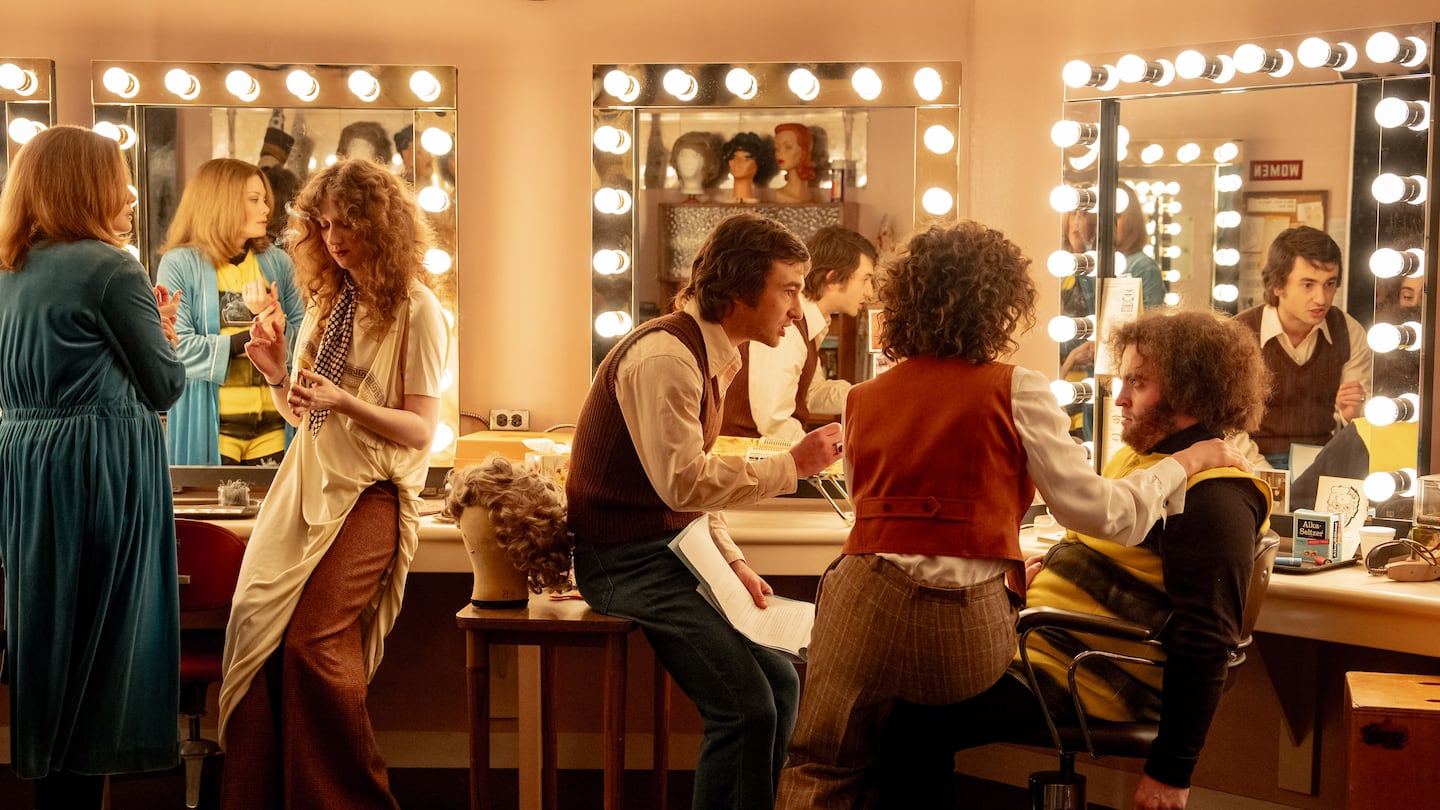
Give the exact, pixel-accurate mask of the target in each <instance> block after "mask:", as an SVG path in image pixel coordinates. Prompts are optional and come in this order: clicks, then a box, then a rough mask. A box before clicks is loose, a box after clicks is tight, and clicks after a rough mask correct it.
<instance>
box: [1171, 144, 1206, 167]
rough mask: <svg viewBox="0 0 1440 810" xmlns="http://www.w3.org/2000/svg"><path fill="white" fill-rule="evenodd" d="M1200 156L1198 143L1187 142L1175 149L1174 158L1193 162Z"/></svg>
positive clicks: (1182, 161) (1184, 161)
mask: <svg viewBox="0 0 1440 810" xmlns="http://www.w3.org/2000/svg"><path fill="white" fill-rule="evenodd" d="M1199 157H1200V144H1198V143H1193V142H1192V143H1187V144H1185V145H1183V146H1181V147H1180V148H1179V149H1176V150H1175V159H1176V160H1178V161H1180V162H1181V163H1194V162H1195V160H1196V159H1198V158H1199Z"/></svg>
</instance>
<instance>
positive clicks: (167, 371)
mask: <svg viewBox="0 0 1440 810" xmlns="http://www.w3.org/2000/svg"><path fill="white" fill-rule="evenodd" d="M99 321H100V323H101V325H102V329H103V330H104V331H105V332H106V334H107V337H108V340H109V341H110V343H111V345H112V346H113V347H114V349H115V353H116V355H117V356H119V358H120V360H121V363H122V364H123V365H124V366H125V369H126V371H127V373H128V375H129V377H130V380H131V383H132V384H133V385H134V386H135V393H136V395H137V396H138V397H139V398H140V401H141V402H144V403H145V404H146V405H147V406H149V407H150V408H152V409H154V410H156V411H164V410H167V409H169V408H170V406H171V405H174V404H175V400H177V399H179V398H180V392H181V391H182V390H183V389H184V386H185V367H184V366H183V365H182V364H181V363H180V361H179V360H178V359H176V357H175V350H174V348H173V347H172V346H171V345H170V341H168V340H166V339H165V333H164V331H163V330H162V328H161V326H160V310H159V309H158V308H157V307H156V306H155V292H154V290H153V289H152V288H151V286H150V280H149V278H148V277H147V276H146V275H145V271H144V270H142V269H141V268H140V266H139V265H138V264H135V265H133V266H120V267H117V268H116V270H115V271H114V273H113V274H112V275H111V276H110V279H109V281H108V282H107V283H106V285H105V291H104V293H103V294H102V295H101V297H100V313H99Z"/></svg>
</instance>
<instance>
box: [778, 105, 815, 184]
mask: <svg viewBox="0 0 1440 810" xmlns="http://www.w3.org/2000/svg"><path fill="white" fill-rule="evenodd" d="M814 142H815V139H814V136H813V135H811V133H810V128H809V127H807V126H805V125H804V124H780V125H779V126H777V127H775V163H776V164H777V165H779V167H780V168H781V169H784V170H785V185H783V186H781V187H780V188H779V190H777V191H776V192H775V201H776V202H785V203H804V202H810V181H811V180H814V179H815V161H814V159H812V158H811V155H810V148H811V146H813V145H814Z"/></svg>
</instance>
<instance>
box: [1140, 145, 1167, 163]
mask: <svg viewBox="0 0 1440 810" xmlns="http://www.w3.org/2000/svg"><path fill="white" fill-rule="evenodd" d="M1163 157H1165V147H1163V146H1161V145H1160V144H1158V143H1152V144H1150V145H1149V146H1146V147H1145V148H1144V149H1141V150H1140V162H1141V163H1144V164H1145V165H1147V166H1148V165H1151V164H1153V163H1159V162H1160V159H1161V158H1163Z"/></svg>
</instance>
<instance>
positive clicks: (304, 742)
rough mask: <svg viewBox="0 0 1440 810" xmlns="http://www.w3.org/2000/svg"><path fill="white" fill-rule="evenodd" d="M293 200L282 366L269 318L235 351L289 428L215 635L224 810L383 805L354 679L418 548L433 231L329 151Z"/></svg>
mask: <svg viewBox="0 0 1440 810" xmlns="http://www.w3.org/2000/svg"><path fill="white" fill-rule="evenodd" d="M291 207H292V208H293V209H294V213H293V214H292V215H291V218H290V227H289V230H292V231H295V232H296V236H295V238H294V239H293V241H291V242H290V243H289V244H288V248H289V250H290V251H291V255H292V257H293V258H294V260H295V275H296V280H297V282H298V283H299V286H300V289H301V290H302V294H303V296H304V298H305V304H306V307H305V317H304V323H303V324H302V325H301V326H300V332H299V335H298V336H297V337H296V339H295V342H294V367H295V369H296V371H295V376H294V378H293V379H292V377H291V376H290V374H289V372H288V371H287V360H288V359H289V357H290V351H289V348H290V346H291V341H290V340H289V339H288V338H287V336H286V334H285V332H284V331H283V330H281V329H278V328H276V325H274V324H271V323H270V322H268V321H259V322H257V324H256V326H255V328H254V329H253V330H252V331H253V333H254V335H253V337H252V339H251V341H250V344H249V345H248V346H247V347H246V354H247V355H248V356H249V357H250V360H251V361H252V362H253V363H254V364H255V367H256V368H257V369H259V371H260V373H261V374H263V375H264V376H265V381H266V383H267V384H268V385H269V386H270V390H271V392H272V396H273V398H274V403H275V406H276V408H278V409H279V411H280V413H281V415H283V416H284V417H285V419H286V421H288V422H289V423H290V424H292V425H294V426H296V427H297V428H298V429H299V430H298V435H297V437H296V440H295V442H294V444H293V445H292V446H291V448H290V450H289V452H287V453H286V454H285V460H284V461H283V462H281V464H280V469H279V470H278V471H277V472H276V474H275V481H274V483H273V485H272V486H271V487H270V490H269V492H268V493H267V494H266V496H265V502H264V505H263V506H262V507H261V508H260V514H259V515H258V516H257V518H256V521H255V529H254V531H253V533H252V534H251V535H250V541H249V544H248V545H247V546H246V549H245V561H244V564H243V565H242V567H241V569H240V581H239V583H238V584H237V586H236V589H235V598H234V602H233V605H232V607H231V611H230V624H229V627H228V628H227V630H226V634H225V667H224V668H225V675H224V679H223V681H222V684H223V685H222V687H221V691H220V734H221V738H222V740H223V741H224V742H225V743H226V745H225V751H226V753H225V778H224V780H223V786H222V791H223V795H222V806H223V807H226V808H236V809H238V808H252V807H282V806H289V807H394V806H395V799H394V797H393V796H391V794H390V788H389V781H388V777H387V775H386V770H385V763H384V762H383V760H382V759H381V757H380V754H379V751H378V750H377V748H376V745H375V737H374V733H373V730H372V728H371V724H370V718H369V715H368V714H367V713H366V710H365V697H366V693H367V688H366V684H367V683H368V682H369V680H370V678H371V677H372V676H373V675H374V674H375V670H376V668H377V667H378V666H379V664H380V657H381V653H382V651H383V639H384V638H385V635H386V634H387V633H388V632H389V631H390V629H391V627H392V626H393V625H394V622H395V617H396V615H397V614H398V613H399V611H400V602H401V598H402V596H403V594H404V586H405V578H406V574H407V573H408V571H409V567H410V560H411V558H412V557H413V556H414V554H415V549H416V546H417V545H418V544H419V538H418V536H417V535H416V527H417V525H418V524H419V521H420V489H421V487H423V486H424V483H425V473H426V470H427V462H428V458H429V457H428V452H427V451H428V450H429V447H430V442H431V439H432V437H433V436H434V435H435V426H436V422H437V417H438V414H439V410H440V404H439V403H440V399H439V397H440V393H441V376H442V374H443V372H444V370H445V351H446V342H447V340H446V338H447V336H446V327H445V320H444V316H443V313H442V311H441V309H440V304H439V302H438V301H437V300H436V298H435V295H434V293H432V292H430V290H429V289H428V288H426V287H425V286H424V284H423V283H421V279H422V278H423V277H424V273H425V270H424V268H423V266H422V264H421V259H422V257H423V255H424V252H425V250H426V249H427V248H428V247H429V241H430V240H429V230H428V228H427V226H426V225H425V222H424V220H423V219H422V218H421V216H420V211H419V209H418V208H417V206H416V205H415V202H414V197H413V195H411V194H410V193H409V191H408V190H407V189H406V188H405V186H404V183H402V182H401V180H400V178H398V177H396V176H395V175H393V174H391V173H390V172H389V171H388V170H387V169H386V168H385V167H382V166H379V165H376V164H375V163H372V162H370V161H368V160H346V161H340V162H338V163H336V164H334V165H333V166H329V167H327V168H325V169H324V170H322V171H320V172H318V173H316V174H314V175H312V176H311V178H310V181H309V182H308V183H306V184H305V188H304V189H303V190H301V192H300V194H299V195H298V196H297V197H296V198H295V202H294V203H293V205H292V206H291ZM172 733H173V731H172ZM277 751H285V752H287V756H286V760H285V767H284V773H283V776H282V773H281V769H280V767H279V757H278V756H277V755H275V754H274V752H277ZM282 791H283V793H284V796H285V797H286V799H288V801H282V799H281V795H282Z"/></svg>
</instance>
